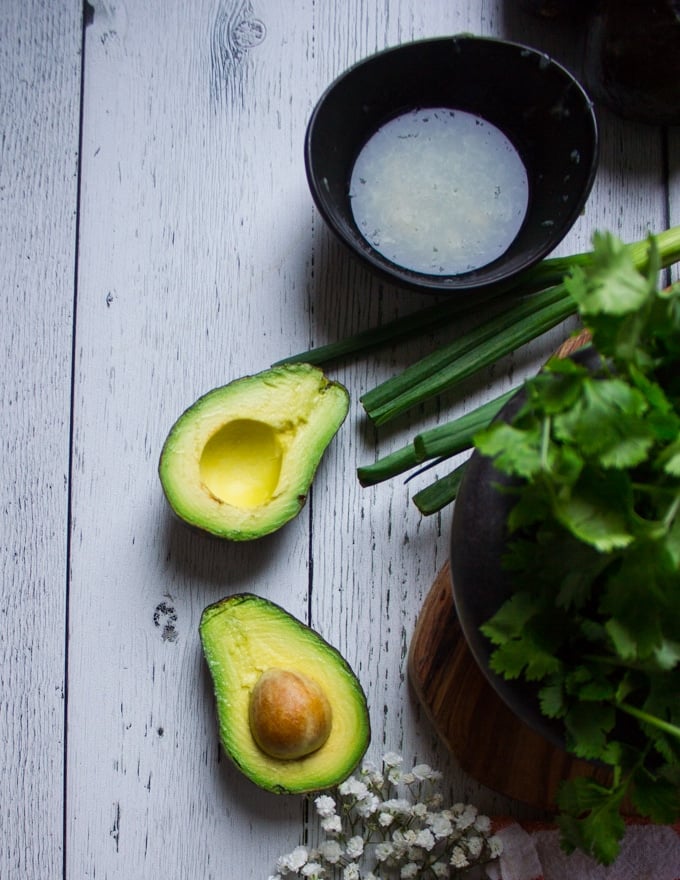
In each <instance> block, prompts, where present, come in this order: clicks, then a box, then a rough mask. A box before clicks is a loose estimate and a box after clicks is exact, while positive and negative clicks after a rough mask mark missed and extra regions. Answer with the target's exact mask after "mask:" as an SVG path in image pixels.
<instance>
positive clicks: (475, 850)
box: [465, 834, 484, 859]
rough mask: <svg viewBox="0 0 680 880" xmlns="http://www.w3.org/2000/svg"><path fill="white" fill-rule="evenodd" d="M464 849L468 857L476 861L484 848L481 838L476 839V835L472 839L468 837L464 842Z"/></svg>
mask: <svg viewBox="0 0 680 880" xmlns="http://www.w3.org/2000/svg"><path fill="white" fill-rule="evenodd" d="M465 847H466V849H467V851H468V855H469V856H470V857H471V858H473V859H478V858H479V856H480V855H481V852H482V849H483V848H484V841H483V840H482V838H481V837H478V836H477V835H476V834H475V835H474V836H473V837H468V838H467V840H466V841H465Z"/></svg>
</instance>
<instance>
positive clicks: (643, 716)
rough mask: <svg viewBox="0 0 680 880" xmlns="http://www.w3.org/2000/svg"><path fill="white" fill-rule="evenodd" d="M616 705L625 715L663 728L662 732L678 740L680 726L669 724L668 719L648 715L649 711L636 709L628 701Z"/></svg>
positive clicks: (679, 737) (660, 728)
mask: <svg viewBox="0 0 680 880" xmlns="http://www.w3.org/2000/svg"><path fill="white" fill-rule="evenodd" d="M616 706H617V708H619V709H620V710H621V711H622V712H625V713H626V714H627V715H631V716H632V717H633V718H637V719H638V721H642V722H644V723H645V724H649V725H651V726H652V727H656V728H657V729H658V730H663V732H664V733H667V734H669V735H670V736H673V737H675V738H676V739H679V740H680V727H678V726H677V725H675V724H671V723H670V721H664V720H663V718H657V716H656V715H650V713H649V712H645V711H644V710H643V709H638V708H637V707H636V706H630V705H629V704H628V703H623V702H621V703H616Z"/></svg>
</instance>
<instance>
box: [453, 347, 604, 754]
mask: <svg viewBox="0 0 680 880" xmlns="http://www.w3.org/2000/svg"><path fill="white" fill-rule="evenodd" d="M570 357H571V358H572V359H573V360H575V361H577V362H578V363H580V364H583V365H585V366H587V367H589V368H591V369H594V368H595V367H596V366H597V364H598V363H599V360H598V358H599V355H597V353H596V352H595V350H594V349H593V348H591V347H586V348H583V349H582V350H580V351H576V352H575V353H573V354H571V355H570ZM525 401H526V394H525V393H524V391H523V390H522V389H520V390H519V391H518V392H517V394H515V395H514V396H513V397H511V399H510V400H509V401H508V402H507V403H506V404H505V406H504V407H503V408H502V409H501V411H500V413H499V414H498V416H497V417H496V418H497V419H500V420H504V421H508V422H509V421H511V420H512V419H513V418H514V416H515V414H516V413H517V412H518V411H519V409H520V407H522V406H523V405H524V403H525ZM511 484H512V480H511V478H510V477H508V476H507V475H506V474H503V473H500V472H499V471H497V470H496V468H495V467H494V465H493V462H492V461H491V459H490V458H488V457H487V456H483V455H481V454H480V453H479V452H477V451H475V452H473V453H472V455H471V456H470V458H469V460H468V462H467V464H466V467H465V475H464V477H463V480H462V482H461V485H460V489H459V491H458V494H457V496H456V502H455V505H454V511H453V523H452V528H451V557H450V558H451V580H452V590H453V600H454V606H455V609H456V616H457V618H458V622H459V624H460V627H461V630H462V632H463V635H464V637H465V640H466V642H467V644H468V647H469V649H470V652H471V653H472V656H473V657H474V658H475V660H476V661H477V665H478V666H479V668H480V669H481V671H482V672H483V673H484V675H485V676H486V678H487V680H488V681H489V683H490V684H491V685H492V687H493V688H494V690H495V691H496V693H497V694H498V695H499V696H500V697H501V699H502V700H503V701H504V702H505V703H506V705H507V706H508V707H509V708H510V709H512V711H513V712H514V713H515V715H516V716H517V717H518V718H520V719H521V720H522V721H524V722H525V724H528V725H529V726H530V727H532V728H533V729H534V730H536V731H538V733H540V734H542V735H543V736H544V737H545V738H546V739H548V740H549V741H550V742H552V743H553V744H554V745H557V746H560V747H564V728H563V726H562V724H561V723H560V722H558V721H555V720H553V719H550V718H548V717H547V716H545V715H544V714H543V713H542V712H541V707H540V704H539V701H538V698H537V695H536V689H535V688H534V687H532V686H531V685H530V684H528V683H527V682H525V681H524V680H523V679H514V680H512V681H508V680H507V679H505V678H503V677H502V676H500V675H497V674H496V673H494V672H493V671H492V670H491V669H490V668H489V658H490V656H491V651H492V649H493V646H492V644H491V642H490V641H489V640H488V639H487V638H486V636H484V635H483V633H482V632H481V630H480V627H481V626H482V624H484V623H486V622H487V621H488V620H489V619H490V618H491V617H492V616H493V615H494V614H495V612H496V611H498V609H499V608H500V606H501V605H502V604H503V602H504V601H505V600H506V599H509V598H510V596H511V595H512V585H511V581H510V575H509V573H508V572H507V571H506V570H505V568H504V567H503V556H504V554H505V550H506V543H507V538H508V533H507V529H506V522H507V518H508V515H509V513H510V510H511V509H512V506H513V504H514V503H515V500H516V498H515V496H514V495H512V494H510V493H508V492H503V491H502V487H508V486H510V485H511Z"/></svg>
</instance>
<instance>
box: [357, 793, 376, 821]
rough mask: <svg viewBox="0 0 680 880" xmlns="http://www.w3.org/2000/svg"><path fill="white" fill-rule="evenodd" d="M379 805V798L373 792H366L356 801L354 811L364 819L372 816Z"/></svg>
mask: <svg viewBox="0 0 680 880" xmlns="http://www.w3.org/2000/svg"><path fill="white" fill-rule="evenodd" d="M379 807H380V798H379V797H378V796H377V795H375V794H367V795H365V796H364V797H362V798H360V799H359V800H358V801H357V802H356V807H355V809H356V811H357V813H358V814H359V815H360V816H361V817H362V818H364V819H366V818H368V816H372V815H373V814H374V813H376V812H377V811H378V808H379Z"/></svg>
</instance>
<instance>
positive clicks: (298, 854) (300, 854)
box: [276, 846, 309, 874]
mask: <svg viewBox="0 0 680 880" xmlns="http://www.w3.org/2000/svg"><path fill="white" fill-rule="evenodd" d="M308 858H309V853H308V852H307V848H306V847H304V846H296V847H295V849H294V850H293V852H291V853H289V854H288V855H286V856H281V858H280V859H279V860H278V862H277V863H276V870H277V871H278V872H279V874H285V873H286V872H287V871H292V872H293V873H294V872H295V871H299V870H300V868H301V867H302V866H303V865H304V864H305V863H306V862H307V859H308Z"/></svg>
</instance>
